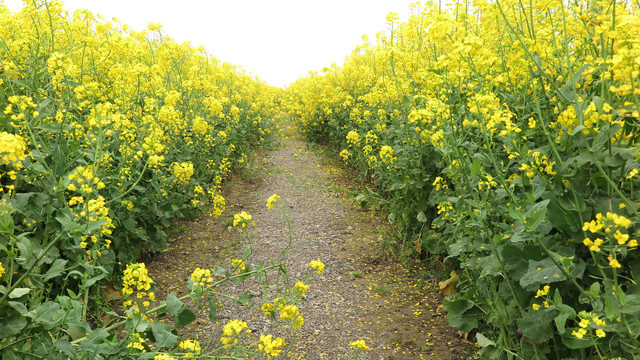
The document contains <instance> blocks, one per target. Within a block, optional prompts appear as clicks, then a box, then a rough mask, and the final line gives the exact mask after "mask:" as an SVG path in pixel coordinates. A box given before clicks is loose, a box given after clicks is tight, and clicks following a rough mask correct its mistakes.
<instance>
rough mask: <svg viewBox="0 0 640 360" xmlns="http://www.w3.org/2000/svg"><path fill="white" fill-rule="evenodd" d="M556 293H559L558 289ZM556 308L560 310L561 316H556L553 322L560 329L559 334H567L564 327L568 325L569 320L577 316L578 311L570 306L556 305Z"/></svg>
mask: <svg viewBox="0 0 640 360" xmlns="http://www.w3.org/2000/svg"><path fill="white" fill-rule="evenodd" d="M556 293H557V289H556ZM556 307H557V308H558V310H560V315H558V316H556V317H555V319H553V321H554V322H555V323H556V328H558V332H559V333H560V334H564V333H565V328H564V327H565V325H566V324H567V320H568V319H569V318H572V317H574V316H576V311H575V310H574V309H573V308H572V307H571V306H569V305H564V304H561V305H557V304H556Z"/></svg>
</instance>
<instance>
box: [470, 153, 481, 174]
mask: <svg viewBox="0 0 640 360" xmlns="http://www.w3.org/2000/svg"><path fill="white" fill-rule="evenodd" d="M480 165H482V161H481V160H480V158H479V157H476V158H473V164H471V175H473V176H476V175H478V173H479V172H480Z"/></svg>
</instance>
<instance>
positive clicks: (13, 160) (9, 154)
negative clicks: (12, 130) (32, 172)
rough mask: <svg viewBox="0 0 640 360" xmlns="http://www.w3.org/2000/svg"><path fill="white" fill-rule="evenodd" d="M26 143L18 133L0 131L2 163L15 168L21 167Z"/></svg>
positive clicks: (24, 156)
mask: <svg viewBox="0 0 640 360" xmlns="http://www.w3.org/2000/svg"><path fill="white" fill-rule="evenodd" d="M25 151H27V145H26V143H25V142H24V139H23V138H22V136H20V135H15V134H9V133H7V132H4V131H3V132H0V156H1V157H2V163H3V164H5V165H11V166H13V167H14V168H16V169H20V168H22V160H24V159H25V158H26V154H25Z"/></svg>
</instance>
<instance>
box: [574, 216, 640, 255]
mask: <svg viewBox="0 0 640 360" xmlns="http://www.w3.org/2000/svg"><path fill="white" fill-rule="evenodd" d="M630 226H631V220H629V219H628V218H626V217H625V216H623V215H618V214H615V213H611V212H607V213H606V214H605V215H604V216H603V215H602V214H601V213H598V214H596V216H595V219H594V220H591V221H588V222H585V223H584V224H583V226H582V231H589V232H590V233H592V234H594V235H595V236H597V237H596V238H595V239H591V238H589V237H585V238H584V240H582V243H583V244H584V245H585V246H587V247H589V250H590V251H592V252H594V253H598V252H600V251H601V250H602V247H605V248H606V249H607V250H608V252H609V255H608V256H607V260H608V264H609V266H611V267H612V268H620V267H622V265H621V264H620V262H619V261H618V259H616V256H618V254H619V253H620V250H621V249H622V248H623V247H626V248H627V249H633V248H637V247H638V240H637V239H631V237H630V235H629V234H628V233H627V231H628V228H629V227H630Z"/></svg>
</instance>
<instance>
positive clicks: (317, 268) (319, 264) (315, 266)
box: [309, 260, 324, 274]
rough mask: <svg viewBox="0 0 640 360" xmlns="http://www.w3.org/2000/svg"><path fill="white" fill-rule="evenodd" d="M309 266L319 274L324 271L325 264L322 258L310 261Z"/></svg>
mask: <svg viewBox="0 0 640 360" xmlns="http://www.w3.org/2000/svg"><path fill="white" fill-rule="evenodd" d="M309 266H310V267H311V268H312V269H314V270H315V271H316V272H317V273H318V274H322V273H323V272H324V264H323V263H322V262H321V261H320V260H313V261H312V262H310V263H309Z"/></svg>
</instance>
